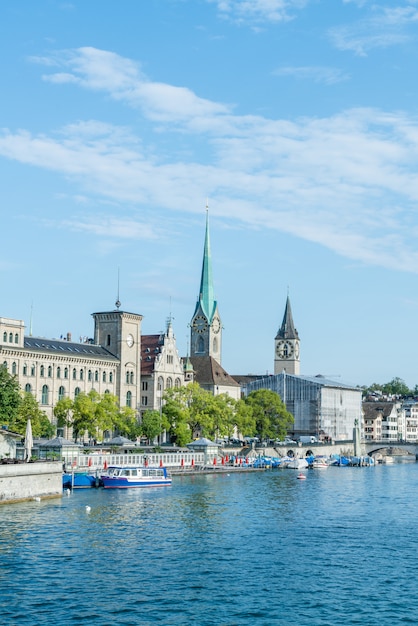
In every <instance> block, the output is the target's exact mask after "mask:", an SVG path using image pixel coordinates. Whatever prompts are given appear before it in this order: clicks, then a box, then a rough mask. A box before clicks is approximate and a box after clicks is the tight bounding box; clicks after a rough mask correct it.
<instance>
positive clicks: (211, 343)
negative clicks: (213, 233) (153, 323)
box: [190, 206, 222, 364]
mask: <svg viewBox="0 0 418 626" xmlns="http://www.w3.org/2000/svg"><path fill="white" fill-rule="evenodd" d="M221 347H222V323H221V318H220V315H219V311H218V303H217V302H216V300H215V298H214V291H213V278H212V259H211V253H210V241H209V212H208V207H207V206H206V232H205V245H204V251H203V263H202V274H201V278H200V290H199V297H198V299H197V303H196V307H195V311H194V313H193V317H192V320H191V322H190V356H192V357H195V356H211V357H213V358H214V359H215V360H216V361H217V362H218V363H219V364H220V363H221Z"/></svg>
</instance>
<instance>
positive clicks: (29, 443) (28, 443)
mask: <svg viewBox="0 0 418 626" xmlns="http://www.w3.org/2000/svg"><path fill="white" fill-rule="evenodd" d="M32 448H33V437H32V422H31V421H30V419H28V423H27V424H26V433H25V460H26V461H27V462H29V460H30V457H31V455H32Z"/></svg>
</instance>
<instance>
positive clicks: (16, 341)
mask: <svg viewBox="0 0 418 626" xmlns="http://www.w3.org/2000/svg"><path fill="white" fill-rule="evenodd" d="M15 343H19V335H18V334H17V333H16V334H15Z"/></svg>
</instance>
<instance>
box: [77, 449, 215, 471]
mask: <svg viewBox="0 0 418 626" xmlns="http://www.w3.org/2000/svg"><path fill="white" fill-rule="evenodd" d="M213 462H214V461H213V457H208V456H207V455H205V454H204V453H202V452H180V453H173V452H171V453H170V452H169V453H163V454H157V453H151V454H146V453H145V454H144V453H142V454H115V453H108V454H79V455H78V457H77V458H74V459H73V460H72V461H70V462H69V464H70V465H71V467H74V468H76V469H79V470H80V469H81V470H90V471H94V470H103V469H106V468H107V467H109V466H110V465H148V466H149V467H169V468H181V467H184V468H185V469H186V468H193V467H197V466H201V465H205V464H206V465H207V464H212V463H213ZM67 469H68V467H67Z"/></svg>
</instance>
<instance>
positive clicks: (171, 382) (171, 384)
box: [167, 377, 173, 389]
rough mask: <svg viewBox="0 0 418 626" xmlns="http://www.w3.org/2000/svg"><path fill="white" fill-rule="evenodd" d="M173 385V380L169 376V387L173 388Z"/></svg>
mask: <svg viewBox="0 0 418 626" xmlns="http://www.w3.org/2000/svg"><path fill="white" fill-rule="evenodd" d="M172 386H173V380H172V379H171V378H170V377H169V378H167V389H171V387H172Z"/></svg>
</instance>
